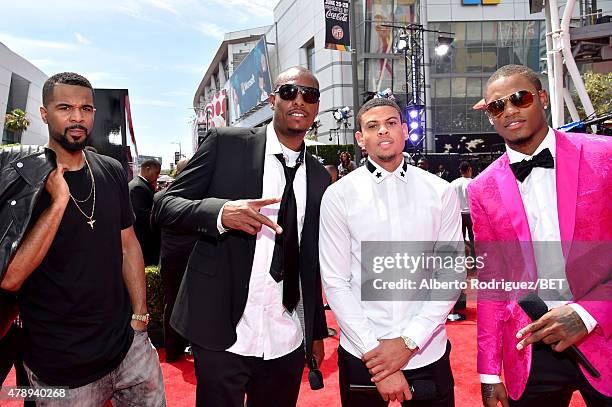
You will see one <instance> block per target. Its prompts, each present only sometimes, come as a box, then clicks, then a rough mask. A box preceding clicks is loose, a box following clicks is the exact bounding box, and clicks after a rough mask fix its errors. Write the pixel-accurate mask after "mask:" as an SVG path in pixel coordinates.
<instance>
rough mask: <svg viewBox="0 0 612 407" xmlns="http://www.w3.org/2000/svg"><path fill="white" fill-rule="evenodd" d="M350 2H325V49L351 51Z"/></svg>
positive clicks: (333, 0)
mask: <svg viewBox="0 0 612 407" xmlns="http://www.w3.org/2000/svg"><path fill="white" fill-rule="evenodd" d="M349 7H350V4H349V0H344V1H337V0H325V48H327V49H335V50H338V51H350V50H351V35H350V25H349Z"/></svg>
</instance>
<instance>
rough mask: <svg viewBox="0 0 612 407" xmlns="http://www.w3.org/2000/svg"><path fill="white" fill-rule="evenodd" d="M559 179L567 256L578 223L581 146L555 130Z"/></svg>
mask: <svg viewBox="0 0 612 407" xmlns="http://www.w3.org/2000/svg"><path fill="white" fill-rule="evenodd" d="M555 139H556V148H557V152H556V157H555V166H556V168H557V170H556V181H557V211H558V213H559V229H560V232H561V241H562V242H564V243H565V244H564V245H563V252H564V253H563V254H564V255H565V257H566V258H567V251H568V250H569V243H570V242H571V241H572V240H573V238H574V226H575V224H576V197H577V195H578V167H579V164H580V151H581V147H580V146H576V145H575V144H573V143H572V142H571V141H570V140H569V139H568V137H567V135H566V134H564V133H561V132H558V131H556V130H555Z"/></svg>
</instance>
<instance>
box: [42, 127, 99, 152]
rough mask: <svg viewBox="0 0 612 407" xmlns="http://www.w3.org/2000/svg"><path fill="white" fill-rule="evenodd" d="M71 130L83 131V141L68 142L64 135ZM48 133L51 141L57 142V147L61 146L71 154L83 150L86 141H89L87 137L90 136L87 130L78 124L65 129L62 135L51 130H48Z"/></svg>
mask: <svg viewBox="0 0 612 407" xmlns="http://www.w3.org/2000/svg"><path fill="white" fill-rule="evenodd" d="M72 129H80V130H83V131H85V139H84V140H83V141H70V140H68V137H67V136H66V133H68V131H69V130H72ZM49 133H50V135H51V137H52V138H53V140H55V141H57V142H58V143H59V145H61V146H62V147H63V148H64V149H65V150H67V151H72V152H76V151H82V150H84V149H85V147H86V146H87V141H88V140H89V135H90V132H89V131H88V130H87V128H86V127H84V126H81V125H79V124H75V125H72V126H69V127H66V128H65V129H64V133H63V134H61V133H59V132H56V131H53V130H51V129H49Z"/></svg>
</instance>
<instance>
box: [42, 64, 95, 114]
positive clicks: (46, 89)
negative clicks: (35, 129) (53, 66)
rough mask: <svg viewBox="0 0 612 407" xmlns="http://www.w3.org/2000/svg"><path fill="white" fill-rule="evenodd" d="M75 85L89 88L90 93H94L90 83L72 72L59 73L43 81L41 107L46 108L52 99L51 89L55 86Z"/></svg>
mask: <svg viewBox="0 0 612 407" xmlns="http://www.w3.org/2000/svg"><path fill="white" fill-rule="evenodd" d="M57 84H60V85H76V86H83V87H84V88H89V89H90V90H91V93H92V94H93V93H94V90H93V87H92V86H91V83H89V81H88V80H87V78H85V77H84V76H81V75H79V74H78V73H74V72H60V73H56V74H55V75H53V76H52V77H50V78H49V79H47V80H46V81H45V84H44V85H43V91H42V98H43V106H45V107H47V106H48V105H49V102H50V101H51V98H52V97H53V88H55V85H57Z"/></svg>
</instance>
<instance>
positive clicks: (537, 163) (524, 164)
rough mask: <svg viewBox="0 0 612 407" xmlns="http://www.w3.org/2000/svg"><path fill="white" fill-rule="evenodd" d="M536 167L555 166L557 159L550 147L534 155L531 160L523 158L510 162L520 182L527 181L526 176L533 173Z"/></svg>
mask: <svg viewBox="0 0 612 407" xmlns="http://www.w3.org/2000/svg"><path fill="white" fill-rule="evenodd" d="M535 167H542V168H555V160H554V159H553V156H552V154H551V153H550V150H549V149H547V148H545V149H544V150H542V151H540V152H539V153H538V154H536V155H534V156H533V158H532V159H531V160H523V161H521V162H518V163H514V164H510V168H511V169H512V172H513V173H514V176H515V177H516V179H517V180H519V181H520V182H523V181H525V178H527V176H528V175H529V174H531V170H533V169H534V168H535Z"/></svg>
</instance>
